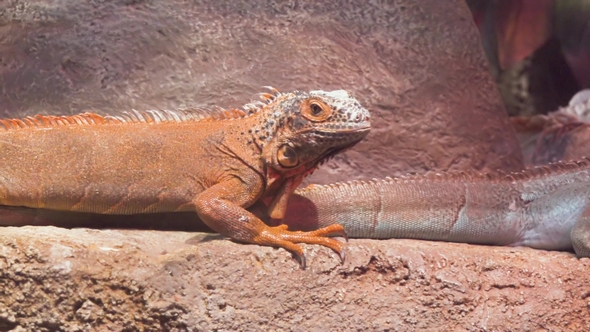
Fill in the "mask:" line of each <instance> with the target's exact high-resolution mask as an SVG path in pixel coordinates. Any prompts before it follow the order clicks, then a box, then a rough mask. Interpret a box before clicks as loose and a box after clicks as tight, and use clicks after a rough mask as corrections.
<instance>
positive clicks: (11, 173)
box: [0, 89, 370, 265]
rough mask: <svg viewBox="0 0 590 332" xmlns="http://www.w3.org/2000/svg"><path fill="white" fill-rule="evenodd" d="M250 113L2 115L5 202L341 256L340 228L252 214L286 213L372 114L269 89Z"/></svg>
mask: <svg viewBox="0 0 590 332" xmlns="http://www.w3.org/2000/svg"><path fill="white" fill-rule="evenodd" d="M262 99H263V102H258V103H255V104H247V105H245V106H244V108H243V110H231V111H225V110H219V111H217V112H215V113H213V114H205V113H204V112H200V111H148V112H137V111H132V112H126V113H123V114H121V115H118V116H115V115H110V116H100V115H97V114H93V113H84V114H79V115H74V116H35V117H27V118H23V119H6V120H0V149H2V151H3V153H2V154H1V155H0V204H1V205H7V206H23V207H30V208H45V209H52V210H62V211H79V212H93V213H103V214H139V213H152V212H175V211H195V212H196V213H197V214H198V215H199V217H200V218H201V219H202V220H203V221H204V222H205V223H206V224H207V225H208V226H209V227H211V228H212V229H213V230H215V231H217V232H219V233H221V234H224V235H226V236H229V237H231V238H232V239H235V240H238V241H242V242H247V243H255V244H260V245H269V246H277V247H283V248H285V249H288V250H290V251H292V252H293V253H295V254H296V255H297V257H298V258H299V259H300V260H301V262H302V264H303V265H305V260H304V256H303V251H302V249H301V247H300V246H298V245H297V244H296V243H314V244H321V245H324V246H327V247H330V248H332V249H333V250H335V251H337V252H338V253H340V254H341V255H342V252H343V251H342V249H343V246H342V244H341V243H340V242H339V241H337V240H334V239H331V238H329V237H327V236H328V235H343V234H344V231H343V228H342V226H340V225H337V224H335V225H329V226H327V227H324V228H321V229H318V230H314V231H311V232H291V231H288V230H287V228H286V227H284V226H279V227H269V226H267V225H266V224H265V223H263V222H262V221H261V220H260V219H259V218H257V217H256V216H254V215H253V214H252V213H250V212H248V211H247V210H246V208H247V207H249V206H251V205H252V204H254V203H255V202H256V201H258V200H260V199H262V198H265V199H271V200H272V201H273V204H272V205H271V207H270V210H269V213H270V214H271V215H273V216H274V217H280V216H282V215H284V213H285V210H286V202H287V201H288V197H289V196H290V195H291V193H292V192H293V190H295V188H296V187H297V186H298V185H299V183H300V182H301V180H302V179H303V177H304V176H306V175H307V174H309V173H310V172H312V171H313V170H314V169H315V168H316V167H317V166H318V165H319V164H320V163H322V162H323V161H324V160H325V159H327V158H329V157H331V156H332V155H333V154H334V153H337V152H339V151H342V150H344V149H347V148H349V147H351V146H353V145H354V144H356V143H357V142H359V141H360V140H361V139H363V138H364V137H365V136H366V135H367V133H368V131H369V129H370V122H369V113H368V111H367V110H366V109H365V108H363V107H362V106H361V105H360V104H359V102H358V101H357V100H356V99H354V98H352V97H351V96H350V95H349V94H348V93H347V92H345V91H341V90H338V91H332V92H325V91H311V92H309V93H306V92H300V91H295V92H291V93H279V92H278V91H277V90H274V89H271V93H266V94H262Z"/></svg>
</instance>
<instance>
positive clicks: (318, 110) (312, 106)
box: [309, 102, 324, 116]
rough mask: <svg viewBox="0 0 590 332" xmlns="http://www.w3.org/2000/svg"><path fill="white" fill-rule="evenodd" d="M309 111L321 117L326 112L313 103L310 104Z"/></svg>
mask: <svg viewBox="0 0 590 332" xmlns="http://www.w3.org/2000/svg"><path fill="white" fill-rule="evenodd" d="M309 109H310V111H311V115H313V116H320V115H322V112H323V111H324V110H323V109H322V107H321V106H320V105H318V104H316V103H313V102H312V103H310V104H309Z"/></svg>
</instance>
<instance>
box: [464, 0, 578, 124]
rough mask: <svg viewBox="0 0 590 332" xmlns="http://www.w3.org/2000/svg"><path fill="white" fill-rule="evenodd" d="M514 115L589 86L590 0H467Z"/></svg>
mask: <svg viewBox="0 0 590 332" xmlns="http://www.w3.org/2000/svg"><path fill="white" fill-rule="evenodd" d="M466 1H467V4H468V6H469V8H470V10H471V12H472V14H473V19H474V22H475V24H476V26H477V28H478V29H479V32H480V35H481V39H482V44H483V47H484V50H485V53H486V56H487V58H488V60H489V62H490V65H491V70H492V74H493V77H494V79H495V80H496V82H497V84H498V87H499V89H500V93H501V95H502V98H503V100H504V102H505V104H506V109H507V110H508V113H509V114H510V115H533V114H546V113H548V112H551V111H554V110H556V109H557V108H558V107H559V106H566V105H567V104H568V101H569V100H570V99H571V97H572V96H573V95H574V94H575V93H576V92H577V91H579V90H581V89H585V88H590V24H589V23H590V0H466Z"/></svg>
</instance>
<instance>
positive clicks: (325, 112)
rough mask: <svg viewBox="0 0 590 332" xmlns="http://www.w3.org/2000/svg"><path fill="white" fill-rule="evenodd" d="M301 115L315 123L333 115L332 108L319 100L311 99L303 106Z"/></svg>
mask: <svg viewBox="0 0 590 332" xmlns="http://www.w3.org/2000/svg"><path fill="white" fill-rule="evenodd" d="M301 115H303V117H304V118H306V119H308V120H310V121H313V122H319V121H324V120H326V119H327V118H329V117H330V115H332V108H330V106H328V105H326V104H325V103H323V102H321V101H319V100H314V99H311V100H308V101H307V102H305V103H304V104H303V105H302V108H301Z"/></svg>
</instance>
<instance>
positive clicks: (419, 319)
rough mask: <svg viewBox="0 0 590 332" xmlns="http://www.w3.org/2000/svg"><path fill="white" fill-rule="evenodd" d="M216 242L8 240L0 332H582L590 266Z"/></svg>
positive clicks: (28, 232) (413, 245) (440, 248)
mask: <svg viewBox="0 0 590 332" xmlns="http://www.w3.org/2000/svg"><path fill="white" fill-rule="evenodd" d="M305 249H306V254H307V258H308V263H309V264H308V265H309V267H308V269H306V270H301V269H300V268H299V266H298V264H297V262H296V261H295V260H294V259H293V258H292V257H291V255H290V254H289V253H288V252H287V251H285V250H283V249H273V248H268V247H260V246H256V245H244V244H237V243H233V242H231V241H229V240H227V239H223V238H220V237H218V236H216V235H212V234H204V233H185V232H161V231H131V230H92V229H73V230H67V229H63V228H56V227H36V226H27V227H21V228H14V227H6V228H3V229H2V232H1V233H0V330H2V331H4V330H10V329H14V330H17V331H18V330H21V331H23V330H26V331H58V330H60V331H106V330H111V331H140V330H141V331H160V330H165V331H198V330H201V331H203V330H226V331H227V330H235V331H260V330H262V331H272V330H292V331H367V330H374V331H384V330H392V331H415V330H420V331H435V330H436V331H438V330H440V331H536V330H549V331H587V330H588V329H590V286H588V285H590V260H589V259H587V258H584V259H577V258H575V257H574V255H573V254H571V253H564V252H546V251H538V250H533V249H528V248H507V247H485V246H475V245H466V244H449V243H440V242H426V241H415V240H387V241H376V240H351V241H350V242H349V245H348V258H347V260H346V262H345V263H344V264H343V265H341V264H340V263H339V260H338V257H337V255H336V254H334V253H333V252H331V251H330V250H329V249H326V248H323V247H319V246H309V245H308V246H305Z"/></svg>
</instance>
